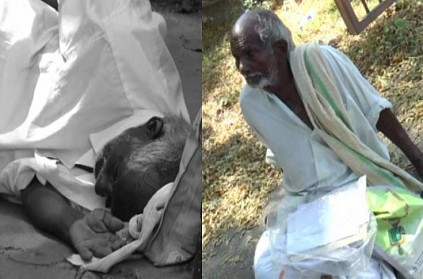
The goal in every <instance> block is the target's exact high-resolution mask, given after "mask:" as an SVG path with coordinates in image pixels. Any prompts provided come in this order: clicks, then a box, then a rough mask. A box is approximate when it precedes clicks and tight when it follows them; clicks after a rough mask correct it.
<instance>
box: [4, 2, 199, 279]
mask: <svg viewBox="0 0 423 279" xmlns="http://www.w3.org/2000/svg"><path fill="white" fill-rule="evenodd" d="M152 6H153V10H155V11H158V12H160V13H162V14H163V16H164V17H165V19H166V22H167V25H168V37H167V38H166V43H167V44H168V47H169V49H170V52H171V54H172V56H173V58H174V60H175V63H176V66H177V67H178V69H179V73H180V75H181V79H182V85H183V88H184V95H185V99H186V103H187V106H188V110H189V113H190V116H191V119H193V117H194V116H195V115H196V113H197V111H198V110H199V109H200V107H201V85H200V81H201V56H202V55H201V14H200V12H199V11H196V12H194V13H190V14H182V13H179V12H178V4H177V3H176V2H175V3H173V2H169V3H166V2H164V1H162V2H160V1H157V2H153V3H152ZM72 253H73V252H72V250H71V249H70V248H69V247H67V246H65V245H63V244H61V243H60V242H58V241H56V240H55V239H53V238H51V237H50V236H48V235H45V234H43V233H40V232H39V231H37V230H36V229H35V228H34V227H33V226H32V225H31V224H30V222H29V220H28V219H27V218H26V216H25V215H24V213H23V210H22V208H21V207H20V206H17V205H14V204H10V203H7V202H5V201H3V200H1V199H0V279H56V278H61V279H71V278H72V279H73V278H78V279H94V278H103V279H109V278H110V279H111V278H116V279H117V278H119V279H120V278H131V279H138V278H152V279H154V278H169V279H185V278H187V274H190V273H187V272H185V273H184V271H187V268H188V266H186V265H185V266H182V265H181V266H176V267H169V268H155V267H154V266H153V265H152V264H150V263H149V262H148V261H146V260H143V259H134V260H131V261H126V262H125V263H122V264H119V265H117V266H115V267H113V268H112V270H111V271H110V272H109V274H106V275H101V274H96V273H91V272H86V273H79V272H78V269H77V268H74V267H73V266H72V265H70V264H69V263H67V262H66V261H65V259H66V257H68V256H69V255H71V254H72ZM152 274H154V275H152Z"/></svg>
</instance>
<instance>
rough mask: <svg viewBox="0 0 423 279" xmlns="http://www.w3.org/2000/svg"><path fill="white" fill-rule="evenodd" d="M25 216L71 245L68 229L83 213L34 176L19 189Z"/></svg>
mask: <svg viewBox="0 0 423 279" xmlns="http://www.w3.org/2000/svg"><path fill="white" fill-rule="evenodd" d="M21 197H22V203H23V206H24V209H25V212H26V214H27V216H28V217H29V218H30V219H31V221H32V222H33V223H34V225H35V226H37V227H38V228H40V229H41V230H43V231H45V232H48V233H50V234H52V235H54V236H56V237H58V238H59V239H60V240H62V241H64V242H66V243H67V244H69V245H71V244H72V242H71V239H70V235H69V229H70V227H71V226H72V225H73V223H75V222H76V221H77V220H79V219H82V218H83V217H84V215H83V214H82V213H80V212H78V211H77V210H75V209H73V208H72V207H71V206H70V205H69V204H68V203H67V201H66V200H65V198H64V197H63V196H62V195H60V194H59V193H58V192H57V191H56V190H55V189H54V188H53V187H52V186H50V185H46V186H44V185H42V184H41V183H40V182H39V181H38V179H37V178H36V177H35V178H34V179H33V180H32V181H31V183H30V184H29V185H28V187H26V188H25V189H24V190H22V191H21Z"/></svg>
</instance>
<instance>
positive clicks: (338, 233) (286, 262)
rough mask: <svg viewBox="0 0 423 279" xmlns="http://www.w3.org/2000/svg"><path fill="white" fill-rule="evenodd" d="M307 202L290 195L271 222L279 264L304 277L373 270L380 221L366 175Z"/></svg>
mask: <svg viewBox="0 0 423 279" xmlns="http://www.w3.org/2000/svg"><path fill="white" fill-rule="evenodd" d="M303 201H304V199H303V200H301V199H295V198H294V199H291V200H290V199H289V198H288V199H286V200H285V202H284V203H283V204H282V205H281V206H280V207H279V209H278V211H277V213H276V214H275V215H274V217H273V218H270V219H269V220H268V230H269V232H270V250H271V253H272V259H273V260H274V263H275V264H277V265H282V266H284V267H288V268H290V269H294V270H296V271H298V272H300V273H301V274H303V275H304V276H314V275H320V274H330V275H337V276H354V275H356V274H358V273H359V272H362V271H365V270H367V268H368V264H369V260H370V257H371V254H372V250H373V245H374V241H375V235H376V220H375V218H374V216H373V214H372V213H371V212H370V210H369V207H368V206H367V202H366V178H365V177H362V178H360V179H359V180H358V181H354V182H352V183H350V184H347V185H345V186H342V187H340V188H339V189H337V190H335V191H332V192H329V193H327V194H325V195H323V196H321V197H319V198H317V199H315V200H313V201H311V202H308V203H304V202H303Z"/></svg>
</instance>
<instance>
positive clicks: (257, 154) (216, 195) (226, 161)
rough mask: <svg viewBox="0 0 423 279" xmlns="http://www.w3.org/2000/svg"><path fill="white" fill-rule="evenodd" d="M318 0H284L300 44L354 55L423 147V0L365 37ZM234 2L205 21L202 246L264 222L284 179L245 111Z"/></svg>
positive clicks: (384, 19)
mask: <svg viewBox="0 0 423 279" xmlns="http://www.w3.org/2000/svg"><path fill="white" fill-rule="evenodd" d="M316 2H317V1H313V0H303V1H302V3H301V4H300V5H297V4H296V3H294V1H290V0H285V4H284V6H283V8H281V9H279V10H277V11H276V13H277V14H278V15H279V16H280V18H281V19H282V20H283V21H284V22H285V23H286V24H287V25H288V26H289V27H290V28H291V30H292V32H293V34H295V36H294V40H295V41H296V43H297V44H302V43H305V42H309V41H316V40H322V41H323V42H325V43H329V42H330V43H331V44H334V45H336V47H338V48H339V49H340V50H342V51H343V52H345V53H346V54H347V55H349V56H350V57H351V59H352V60H353V61H354V62H355V63H356V65H357V66H358V68H359V69H360V70H361V71H362V73H363V74H364V75H365V76H366V77H367V78H368V79H369V81H370V82H371V83H372V84H373V85H374V86H375V88H376V89H377V90H378V91H379V92H381V94H382V95H383V96H385V97H386V98H388V99H389V100H390V101H391V102H392V103H393V105H394V111H395V112H396V114H397V116H398V118H399V119H400V121H401V122H402V123H403V125H404V127H405V128H406V130H407V131H408V132H409V134H410V135H411V137H412V139H413V140H414V141H415V142H416V143H418V144H419V146H420V147H421V148H423V142H422V131H423V91H422V90H423V89H422V88H423V78H422V76H423V48H422V47H421V46H422V45H423V0H409V1H406V0H403V1H401V0H399V2H398V3H396V4H395V5H394V6H393V7H392V8H390V9H389V10H388V11H387V12H385V13H384V14H383V15H382V16H381V17H379V18H378V19H377V20H376V21H375V22H374V23H372V24H371V25H370V26H369V27H368V28H367V29H366V30H365V31H364V32H362V33H361V34H360V35H358V36H352V35H349V34H348V33H347V31H346V28H345V24H344V23H343V21H342V19H341V17H340V15H339V12H338V10H337V9H336V6H335V4H334V2H333V0H319V5H316ZM359 2H360V1H354V3H355V5H358V4H359ZM375 2H377V1H370V6H371V7H372V5H375V4H374V3H375ZM234 3H235V2H234ZM229 6H230V7H231V9H232V11H231V12H232V16H231V20H229V21H227V22H224V23H222V22H219V23H213V22H212V23H206V24H204V25H203V68H202V77H203V78H202V80H203V84H202V87H203V106H202V108H203V161H202V164H203V185H204V190H203V213H202V217H203V247H204V246H205V245H206V244H210V245H219V244H220V243H221V242H222V241H221V237H220V236H221V235H222V234H223V233H224V232H225V231H226V230H228V229H231V228H232V229H235V230H237V231H242V230H246V229H250V228H252V227H254V226H257V224H258V223H259V222H260V217H261V214H262V211H263V208H264V207H265V205H266V203H267V201H268V197H269V193H270V192H271V191H272V190H273V189H274V188H275V187H276V186H277V185H278V184H279V183H280V182H281V180H282V179H283V175H282V173H281V172H280V171H279V170H278V169H275V168H272V167H270V166H269V165H268V164H266V163H265V162H264V157H265V148H264V147H263V146H262V145H261V144H260V143H259V142H258V140H257V139H256V137H255V136H254V135H253V134H252V133H251V131H250V130H249V128H248V127H247V125H246V124H245V122H244V120H243V118H242V115H241V112H240V108H239V105H238V96H239V92H240V89H241V87H242V84H243V80H242V77H241V76H240V74H238V73H237V71H236V69H235V66H234V61H233V58H232V57H231V54H230V50H229V42H228V38H229V31H230V29H231V26H232V24H233V22H234V20H235V19H236V18H237V17H238V16H239V15H240V14H241V13H242V7H240V6H239V5H235V4H228V5H227V7H229ZM357 9H358V6H357ZM361 13H362V14H364V10H363V11H361ZM307 17H308V18H310V17H311V20H306V18H307ZM389 149H390V151H391V154H392V158H393V161H394V162H395V163H398V164H399V165H401V166H402V167H404V168H406V169H407V170H412V167H411V166H410V165H409V163H408V161H407V160H406V159H405V157H404V155H403V154H402V153H401V152H399V151H398V150H397V149H396V148H395V147H394V146H392V145H390V146H389Z"/></svg>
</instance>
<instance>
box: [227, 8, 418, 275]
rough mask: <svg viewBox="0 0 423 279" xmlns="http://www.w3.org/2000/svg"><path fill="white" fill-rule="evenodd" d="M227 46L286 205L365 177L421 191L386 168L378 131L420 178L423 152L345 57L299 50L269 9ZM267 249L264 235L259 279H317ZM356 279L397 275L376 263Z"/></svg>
mask: <svg viewBox="0 0 423 279" xmlns="http://www.w3.org/2000/svg"><path fill="white" fill-rule="evenodd" d="M230 43H231V51H232V55H233V56H234V58H235V63H236V67H237V69H238V71H239V72H240V73H241V74H242V75H243V76H244V78H245V80H246V83H247V84H246V85H245V86H244V88H243V90H242V92H241V95H240V104H241V109H242V113H243V116H244V118H245V120H246V121H247V123H248V124H249V126H250V127H251V128H252V129H253V130H254V132H255V133H256V134H257V136H258V137H259V139H260V140H261V141H262V142H263V143H264V144H265V145H266V146H267V147H268V152H269V151H270V154H271V157H272V160H273V161H274V162H275V163H276V165H277V166H278V167H281V168H282V169H283V171H284V188H285V190H286V193H287V195H286V197H285V202H287V203H290V204H292V203H294V204H297V205H298V204H301V203H302V202H305V201H307V200H308V201H310V200H313V197H317V196H321V195H323V194H325V193H328V192H331V191H332V190H335V189H337V188H340V187H342V186H343V185H346V184H348V183H351V182H354V181H356V180H357V179H358V178H359V177H360V176H362V175H367V179H368V182H369V184H373V185H380V184H384V185H386V184H390V185H396V186H404V185H407V186H408V187H409V188H412V189H421V184H420V182H419V181H417V180H416V179H414V178H413V177H412V176H410V175H408V174H407V173H405V172H404V171H402V170H401V169H399V168H398V167H396V166H394V165H392V164H391V163H389V154H388V151H387V148H386V147H385V146H384V144H383V143H382V141H381V140H380V139H379V138H378V136H377V131H380V132H382V133H383V134H384V135H386V136H387V137H388V138H389V139H390V140H391V141H392V142H393V143H394V144H396V145H397V146H398V147H399V148H400V149H401V150H402V151H403V152H404V153H405V155H406V156H407V157H408V159H409V160H410V161H411V163H412V164H413V165H414V166H415V167H416V169H417V172H418V173H419V175H420V176H422V175H423V153H422V152H421V151H420V150H419V148H418V147H417V146H416V145H415V144H413V142H412V141H411V140H410V138H409V137H408V135H407V134H406V132H405V131H404V129H403V128H402V126H401V125H400V123H399V122H398V120H397V118H396V117H395V115H394V114H393V112H392V110H391V104H390V103H389V101H387V100H386V99H384V98H382V97H381V96H380V95H379V94H378V93H377V92H376V90H375V89H374V88H373V87H372V86H371V85H370V84H369V83H368V82H367V81H366V80H365V79H364V78H363V77H362V76H361V74H360V73H359V71H358V70H357V69H356V67H355V66H354V65H353V64H352V62H351V61H350V60H349V59H348V58H347V57H346V56H345V55H343V54H342V53H340V52H339V51H337V50H335V49H333V48H331V47H329V46H324V45H319V44H306V45H303V46H300V47H296V46H295V44H294V42H293V40H292V37H291V32H290V31H289V29H288V28H287V27H286V26H284V24H283V23H282V22H281V21H280V20H279V18H278V17H277V16H276V15H275V14H273V13H272V12H270V11H266V10H252V11H248V12H246V13H244V14H243V15H242V16H241V17H240V18H239V19H238V20H237V21H236V23H235V25H234V26H233V29H232V34H231V39H230ZM357 146H358V147H357ZM356 147H357V148H356ZM351 150H353V151H351ZM385 174H386V176H384V175H385ZM270 249H271V248H270V239H269V232H268V231H266V232H264V234H263V235H262V237H261V239H260V241H259V243H258V245H257V248H256V255H255V263H254V267H255V268H254V270H255V274H256V278H285V279H286V278H297V279H298V278H320V276H317V277H305V276H303V275H302V274H300V273H297V271H296V270H293V269H290V268H283V267H282V266H277V265H273V264H272V261H273V259H272V258H271V252H270ZM279 276H280V277H279ZM366 276H370V277H366ZM334 278H335V277H334ZM337 278H338V277H337ZM354 278H395V276H394V274H393V272H392V270H390V268H388V266H387V265H386V264H385V263H384V262H382V261H377V260H375V259H373V258H372V259H371V262H370V268H369V270H368V271H367V272H366V274H364V273H360V274H357V276H356V277H354Z"/></svg>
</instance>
